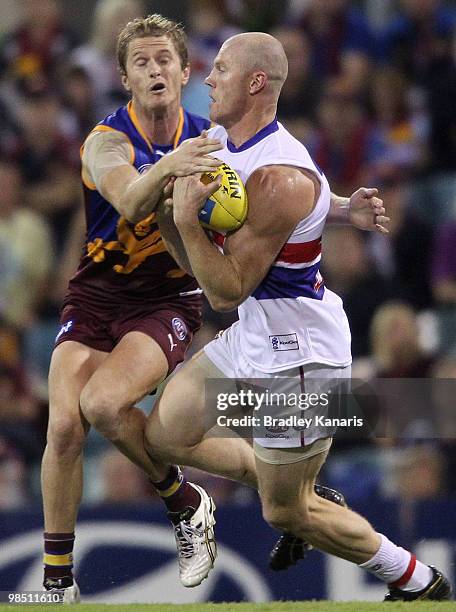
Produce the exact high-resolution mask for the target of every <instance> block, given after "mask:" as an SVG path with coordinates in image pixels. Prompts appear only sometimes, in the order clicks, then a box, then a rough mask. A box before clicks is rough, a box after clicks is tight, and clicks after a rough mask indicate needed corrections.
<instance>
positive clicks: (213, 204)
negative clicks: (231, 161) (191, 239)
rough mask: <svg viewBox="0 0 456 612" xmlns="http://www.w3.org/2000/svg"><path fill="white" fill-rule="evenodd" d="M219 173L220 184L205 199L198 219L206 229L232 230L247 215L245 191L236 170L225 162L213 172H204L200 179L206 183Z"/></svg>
mask: <svg viewBox="0 0 456 612" xmlns="http://www.w3.org/2000/svg"><path fill="white" fill-rule="evenodd" d="M219 175H221V177H222V184H221V185H220V187H219V188H218V189H217V191H216V192H215V193H213V194H212V195H211V196H210V198H209V199H207V200H206V202H205V204H204V206H203V207H202V209H201V210H200V213H199V221H200V223H201V225H202V226H203V227H206V228H208V229H212V230H216V231H217V232H232V231H234V230H237V229H239V228H240V227H241V225H242V224H243V223H244V221H245V219H246V217H247V210H248V202H247V192H246V190H245V187H244V183H243V182H242V181H241V179H240V178H239V176H238V174H237V172H235V171H234V170H233V169H232V168H230V167H229V166H228V165H227V164H221V165H220V166H219V167H218V168H217V169H216V170H214V171H213V172H205V173H204V174H203V175H202V176H201V181H202V182H203V183H204V184H205V185H208V184H209V183H211V182H212V181H214V180H215V179H216V178H217V176H219Z"/></svg>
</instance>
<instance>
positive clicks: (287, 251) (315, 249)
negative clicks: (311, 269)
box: [276, 236, 321, 264]
mask: <svg viewBox="0 0 456 612" xmlns="http://www.w3.org/2000/svg"><path fill="white" fill-rule="evenodd" d="M320 253H321V236H320V238H317V239H316V240H311V241H310V242H297V243H293V242H287V244H286V245H285V246H284V247H283V248H282V250H281V251H280V253H279V254H278V256H277V259H276V261H283V262H284V263H289V264H299V263H309V262H310V261H313V260H314V259H315V258H316V257H318V256H319V255H320Z"/></svg>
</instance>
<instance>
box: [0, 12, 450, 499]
mask: <svg viewBox="0 0 456 612" xmlns="http://www.w3.org/2000/svg"><path fill="white" fill-rule="evenodd" d="M170 3H171V4H172V0H170ZM6 4H7V5H8V11H9V17H10V20H8V21H9V22H10V23H11V25H10V26H9V29H7V30H6V31H3V32H2V33H1V38H0V113H1V116H2V122H1V124H0V510H1V509H13V508H17V507H20V506H21V505H22V504H25V503H27V502H30V501H38V499H39V495H40V493H39V478H38V474H39V463H40V460H41V455H42V452H43V448H44V441H45V431H46V422H47V395H46V393H47V391H46V376H47V369H48V365H49V359H50V354H51V350H52V346H53V340H54V337H55V335H56V333H57V331H58V309H59V305H60V302H61V300H62V297H63V294H64V291H65V288H66V283H67V281H68V279H69V277H70V275H71V274H72V272H73V271H74V270H75V268H76V265H77V261H78V257H79V252H80V249H81V245H82V240H83V232H84V218H83V205H82V190H81V183H80V176H79V172H80V168H79V164H80V163H79V147H80V146H81V144H82V142H83V141H84V138H85V137H86V135H87V134H88V132H89V131H90V129H91V128H92V127H93V125H94V124H95V123H96V122H97V121H98V120H100V119H102V118H103V117H104V116H105V115H106V114H108V113H109V112H110V111H111V110H114V109H116V108H117V107H118V106H119V105H120V104H122V102H123V101H125V102H126V101H127V98H126V92H125V91H123V88H122V86H121V82H120V75H119V72H118V69H117V66H116V59H115V41H116V34H117V32H118V31H119V29H120V27H121V26H123V25H124V24H125V23H126V22H127V21H129V20H130V19H132V18H134V17H136V16H142V15H145V14H147V13H149V12H153V11H154V3H153V2H152V1H150V2H141V0H97V1H95V0H94V2H93V4H94V10H93V22H92V28H91V31H90V32H88V33H87V34H88V35H85V34H86V33H85V32H81V31H78V32H76V31H73V28H72V25H71V23H70V22H67V21H68V20H65V17H64V15H65V12H64V10H63V9H64V5H65V2H64V0H39V1H38V0H23V1H22V2H18V3H6ZM5 6H6V5H5ZM3 10H5V9H3ZM16 13H17V15H16ZM13 17H14V18H13ZM182 20H183V21H184V22H185V23H186V27H187V33H188V36H189V46H190V59H191V67H192V76H191V80H190V83H189V84H188V86H187V88H186V92H185V96H184V105H185V106H186V108H187V109H188V110H190V111H192V112H196V113H199V114H202V115H204V116H207V113H208V102H209V99H208V96H207V91H206V90H207V87H206V86H205V85H204V78H205V76H206V75H207V74H208V73H209V71H210V67H211V64H212V60H213V58H214V56H215V54H216V52H217V50H218V48H219V46H220V44H221V43H222V42H223V40H225V39H226V38H227V37H229V36H231V35H232V34H235V33H237V32H241V31H247V30H263V31H269V32H271V33H272V34H274V36H276V37H277V38H278V39H279V40H280V41H281V42H282V44H283V46H284V48H285V51H286V53H287V56H288V60H289V76H288V80H287V82H286V84H285V87H284V89H283V93H282V96H281V100H280V106H279V120H280V121H282V122H283V123H284V124H285V125H286V127H287V128H288V129H290V131H291V132H292V133H293V134H294V135H295V136H296V137H297V138H298V139H299V140H301V141H302V142H303V143H304V144H305V145H306V146H307V147H308V149H309V151H310V152H311V154H312V156H313V158H314V159H315V160H316V162H317V163H318V165H319V166H320V167H321V168H322V170H323V171H324V172H325V174H326V176H327V177H328V179H329V182H330V184H331V186H332V190H333V191H334V192H336V193H338V194H341V195H349V194H350V193H351V192H352V191H353V189H354V188H356V187H358V186H360V185H363V186H367V187H368V186H375V187H378V188H379V190H380V193H381V196H382V198H383V199H384V202H385V205H386V208H387V213H388V215H389V216H390V217H391V220H392V221H391V229H390V234H389V235H388V236H387V237H385V236H383V235H380V234H376V233H372V234H367V233H362V232H360V231H358V230H356V229H354V228H353V227H348V226H343V225H333V226H331V227H329V228H328V229H327V231H326V233H325V236H324V255H323V272H324V278H325V282H326V283H327V285H328V286H329V287H330V288H331V289H333V290H334V291H336V292H337V293H338V294H339V295H340V296H341V297H342V298H343V300H344V305H345V309H346V312H347V315H348V317H349V320H350V325H351V330H352V336H353V344H352V350H353V356H354V367H353V372H354V376H355V377H356V378H358V377H359V378H363V379H367V380H375V379H398V378H408V379H410V378H412V379H413V378H416V379H423V378H432V379H435V380H441V379H452V378H456V116H455V113H454V109H455V108H456V9H455V8H454V5H452V3H450V2H445V1H444V0H420V1H419V2H417V1H416V0H397V1H395V0H384V1H383V2H375V0H364V1H361V0H360V1H357V2H355V1H350V0H326V1H325V2H321V1H320V0H289V1H288V2H287V1H286V0H270V1H269V2H267V3H266V2H262V1H261V0H188V2H186V3H185V14H184V15H182ZM4 23H6V21H5V22H4ZM234 316H235V315H234V313H232V314H231V313H230V314H228V315H220V314H217V313H214V312H212V311H211V310H210V309H209V307H208V306H207V308H206V311H205V324H204V326H203V328H202V329H201V330H200V332H199V333H198V335H197V337H196V339H195V341H194V343H193V345H192V348H191V351H192V352H195V351H196V350H197V349H198V348H200V347H201V346H202V345H204V344H205V343H206V342H207V341H209V340H210V339H211V338H212V337H213V336H214V334H215V333H216V332H217V331H218V330H219V329H220V328H223V327H226V326H228V325H229V324H230V323H231V322H232V321H233V317H234ZM151 401H153V400H151ZM149 403H150V402H149ZM449 403H450V404H451V401H450V400H448V397H445V393H444V390H443V391H442V389H441V388H440V387H438V386H437V388H436V392H435V393H434V394H432V393H431V394H430V397H429V405H428V416H429V415H431V416H432V415H433V414H434V413H435V412H439V410H440V406H442V408H441V410H440V412H441V413H442V418H441V419H440V420H436V419H434V418H426V415H425V416H424V417H423V416H422V415H416V418H414V419H412V420H411V421H410V422H409V423H408V425H407V431H405V433H404V431H396V432H393V433H392V434H391V435H389V436H388V437H381V436H380V437H376V438H373V439H369V440H358V441H356V442H355V441H347V440H343V441H341V442H340V443H336V445H335V447H334V450H333V452H332V454H331V456H330V459H329V460H328V462H327V465H326V466H325V470H324V474H323V476H322V477H323V479H324V480H325V483H326V484H329V485H332V486H335V487H337V488H340V489H341V490H342V491H343V492H344V494H345V495H346V497H347V499H348V500H349V501H351V500H355V499H362V498H365V497H367V496H369V495H376V494H378V495H386V496H400V497H402V498H403V499H405V500H408V501H413V500H417V499H429V498H433V497H436V496H438V495H446V494H453V495H456V469H455V468H456V458H455V455H456V452H455V451H456V431H455V429H456V427H455V422H456V418H455V417H454V415H453V414H451V411H448V409H447V410H446V412H445V407H448V404H449ZM146 408H147V409H148V408H150V406H149V405H148V406H147V407H146ZM88 450H89V454H88V470H89V472H88V477H87V478H86V500H87V501H88V502H92V503H100V502H109V503H135V502H138V501H144V500H148V499H149V498H150V495H151V493H150V491H149V487H148V485H147V482H145V480H144V479H143V477H142V475H141V474H140V473H139V471H137V469H136V468H135V467H134V466H133V465H132V464H131V463H129V462H128V461H127V460H126V459H125V458H124V457H123V456H121V455H120V454H119V453H118V452H117V451H115V450H113V449H112V448H111V447H109V446H108V445H107V443H105V442H103V441H102V440H101V438H99V437H98V436H96V435H91V436H90V437H89V441H88ZM354 473H356V474H357V478H353V474H354ZM386 473H387V474H388V475H389V476H388V478H387V479H385V478H384V477H383V476H384V474H386ZM195 479H196V480H197V481H200V482H202V483H203V484H204V483H206V484H207V485H208V488H209V489H210V491H211V493H213V495H214V498H215V500H216V502H218V503H220V502H223V501H225V500H228V499H229V500H231V501H233V500H234V501H235V502H236V503H248V502H249V500H250V499H251V498H252V497H253V492H249V491H246V490H244V489H242V487H240V485H235V484H234V483H231V482H228V481H222V480H221V479H217V478H215V477H212V476H210V477H209V476H207V475H204V474H198V475H196V476H195Z"/></svg>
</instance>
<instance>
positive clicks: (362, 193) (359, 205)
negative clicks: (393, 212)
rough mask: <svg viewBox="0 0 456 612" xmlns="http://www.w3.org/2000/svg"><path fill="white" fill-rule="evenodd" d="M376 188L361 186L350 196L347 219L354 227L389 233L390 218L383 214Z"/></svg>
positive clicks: (381, 202)
mask: <svg viewBox="0 0 456 612" xmlns="http://www.w3.org/2000/svg"><path fill="white" fill-rule="evenodd" d="M377 195H378V189H367V188H366V187H361V188H360V189H358V190H357V191H355V192H354V193H353V194H352V195H351V197H350V205H349V211H348V219H349V221H350V223H351V224H352V225H354V226H355V227H357V228H359V229H362V230H367V231H377V232H379V233H380V234H389V229H388V225H389V223H390V218H389V217H386V216H385V213H386V211H385V208H384V206H383V200H381V199H380V198H378V197H377Z"/></svg>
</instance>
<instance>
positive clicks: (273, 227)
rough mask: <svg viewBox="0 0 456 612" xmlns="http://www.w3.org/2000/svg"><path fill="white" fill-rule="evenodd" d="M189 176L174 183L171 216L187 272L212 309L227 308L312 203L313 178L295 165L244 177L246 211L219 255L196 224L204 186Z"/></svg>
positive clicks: (253, 283) (251, 284) (246, 291)
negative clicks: (192, 274) (184, 257)
mask: <svg viewBox="0 0 456 612" xmlns="http://www.w3.org/2000/svg"><path fill="white" fill-rule="evenodd" d="M198 183H199V181H196V180H195V179H194V178H193V177H188V178H186V179H178V180H177V181H176V183H175V185H174V196H173V200H174V219H175V222H176V226H177V228H178V230H179V233H180V235H181V237H182V241H183V243H184V246H185V249H186V251H187V253H188V258H189V261H190V264H191V267H192V270H193V273H194V275H195V277H196V279H197V280H198V283H199V284H200V286H201V288H202V289H203V291H204V293H205V294H206V297H207V299H208V300H209V303H210V304H211V306H212V308H213V309H214V310H218V311H228V310H233V309H234V308H236V307H237V306H238V305H239V304H241V303H242V302H243V301H244V300H245V299H246V298H247V297H248V296H249V295H250V294H251V293H252V292H253V291H254V289H255V288H256V287H257V286H258V285H259V283H260V282H261V281H262V280H263V278H264V276H265V275H266V273H267V271H268V269H269V268H270V266H271V264H272V263H273V261H274V260H275V258H276V257H277V255H278V253H279V251H280V250H281V248H282V247H283V245H284V244H285V242H286V241H287V239H288V237H289V235H290V234H291V232H292V231H293V229H294V227H295V226H296V224H297V223H298V221H299V220H300V219H302V218H304V217H306V216H307V215H308V214H309V213H310V212H311V210H312V208H313V206H314V199H315V189H314V184H313V182H312V181H311V180H310V179H309V178H308V177H306V176H305V175H304V174H303V173H302V172H300V171H299V170H298V169H295V168H290V167H284V166H268V167H264V168H260V169H259V170H257V171H256V172H255V173H254V174H253V175H252V176H251V177H250V178H249V180H248V181H247V184H246V189H247V194H248V198H249V215H248V218H247V221H246V222H245V223H244V225H243V226H242V227H241V228H240V229H239V230H238V231H236V232H234V233H233V234H231V235H228V237H227V238H226V240H225V245H224V254H222V253H220V251H219V250H218V249H217V248H216V247H215V246H214V245H213V244H212V243H211V242H210V240H209V239H208V237H207V236H206V234H205V232H204V230H203V229H202V228H201V227H200V225H199V223H198V220H197V214H198V206H199V205H200V204H201V201H203V199H204V198H205V197H207V193H204V194H203V191H204V189H206V190H207V186H202V187H201V186H200V185H202V184H201V183H199V184H198Z"/></svg>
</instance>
